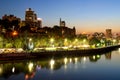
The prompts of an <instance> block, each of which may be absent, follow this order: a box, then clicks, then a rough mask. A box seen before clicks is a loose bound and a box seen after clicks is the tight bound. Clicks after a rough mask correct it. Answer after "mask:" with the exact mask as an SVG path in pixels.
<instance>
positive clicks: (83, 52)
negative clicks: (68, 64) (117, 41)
mask: <svg viewBox="0 0 120 80" xmlns="http://www.w3.org/2000/svg"><path fill="white" fill-rule="evenodd" d="M119 47H120V45H114V46H108V47H102V48H93V49H73V50H57V51H43V52H25V53H7V54H4V53H3V54H0V60H24V59H40V58H51V57H65V56H90V55H98V54H103V53H107V52H110V51H112V50H115V49H117V48H119Z"/></svg>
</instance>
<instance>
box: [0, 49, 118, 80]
mask: <svg viewBox="0 0 120 80" xmlns="http://www.w3.org/2000/svg"><path fill="white" fill-rule="evenodd" d="M0 80H120V51H119V49H118V50H115V51H112V52H108V53H104V54H102V55H97V54H96V55H92V56H76V57H67V56H64V57H59V58H53V57H52V58H47V59H37V60H35V59H34V60H24V61H22V60H21V61H7V62H6V61H0Z"/></svg>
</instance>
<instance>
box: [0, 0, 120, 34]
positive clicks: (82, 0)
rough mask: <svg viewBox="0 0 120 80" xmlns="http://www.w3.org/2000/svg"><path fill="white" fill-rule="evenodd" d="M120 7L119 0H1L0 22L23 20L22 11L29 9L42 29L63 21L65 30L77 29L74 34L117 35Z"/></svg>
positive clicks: (23, 12)
mask: <svg viewBox="0 0 120 80" xmlns="http://www.w3.org/2000/svg"><path fill="white" fill-rule="evenodd" d="M35 1H36V2H35ZM119 3H120V1H118V0H31V1H28V0H20V1H16V0H11V1H7V0H2V1H1V3H0V6H1V7H0V9H1V12H0V18H2V16H3V15H4V14H7V15H9V14H13V15H15V16H17V17H20V18H21V19H22V20H25V10H26V9H28V8H32V10H33V11H35V13H36V14H37V16H38V17H39V18H42V19H43V26H50V27H53V26H54V25H59V19H60V18H62V19H63V20H65V21H66V26H67V27H70V28H72V27H73V26H75V27H76V31H77V34H78V33H82V32H105V29H108V28H110V29H112V30H113V32H119V27H120V22H119V21H120V10H119V8H120V5H119Z"/></svg>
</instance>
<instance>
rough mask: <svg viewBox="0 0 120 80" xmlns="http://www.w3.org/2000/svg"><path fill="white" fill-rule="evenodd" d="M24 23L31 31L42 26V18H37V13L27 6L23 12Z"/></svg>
mask: <svg viewBox="0 0 120 80" xmlns="http://www.w3.org/2000/svg"><path fill="white" fill-rule="evenodd" d="M25 23H26V25H28V26H29V27H30V28H31V29H30V30H32V31H33V30H37V28H41V27H42V20H40V19H38V18H37V14H36V13H35V12H34V11H33V10H32V9H31V8H28V9H27V10H26V12H25Z"/></svg>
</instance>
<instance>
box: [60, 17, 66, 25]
mask: <svg viewBox="0 0 120 80" xmlns="http://www.w3.org/2000/svg"><path fill="white" fill-rule="evenodd" d="M65 26H66V23H65V21H62V20H61V18H60V27H65Z"/></svg>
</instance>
